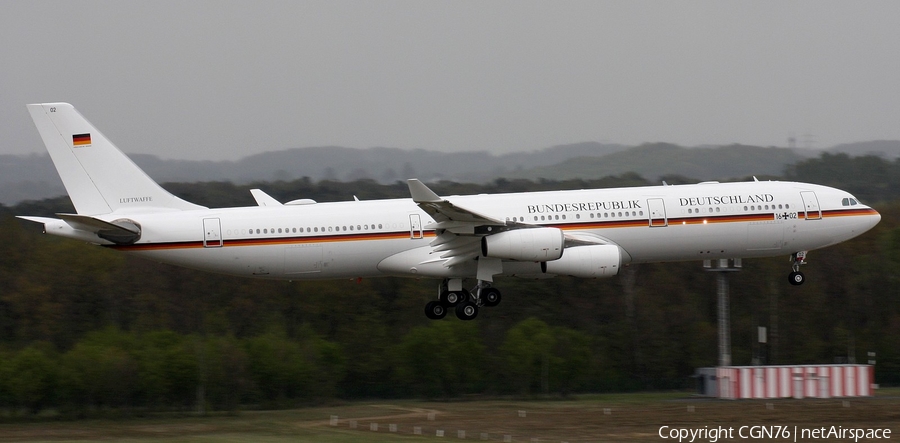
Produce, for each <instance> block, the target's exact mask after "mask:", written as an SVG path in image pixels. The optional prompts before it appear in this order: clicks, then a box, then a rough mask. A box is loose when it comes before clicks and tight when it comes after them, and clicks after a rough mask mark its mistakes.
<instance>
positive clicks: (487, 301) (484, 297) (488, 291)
mask: <svg viewBox="0 0 900 443" xmlns="http://www.w3.org/2000/svg"><path fill="white" fill-rule="evenodd" d="M481 301H482V302H484V305H485V306H488V307H493V306H497V305H498V304H500V291H499V290H498V289H495V288H485V289H482V290H481Z"/></svg>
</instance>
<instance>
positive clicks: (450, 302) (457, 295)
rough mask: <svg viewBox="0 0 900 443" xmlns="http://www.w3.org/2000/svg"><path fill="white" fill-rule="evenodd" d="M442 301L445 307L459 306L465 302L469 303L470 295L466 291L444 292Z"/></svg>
mask: <svg viewBox="0 0 900 443" xmlns="http://www.w3.org/2000/svg"><path fill="white" fill-rule="evenodd" d="M440 299H441V303H443V304H444V306H457V305H459V304H460V303H462V302H464V301H468V300H469V294H468V293H467V292H466V291H444V292H441V297H440Z"/></svg>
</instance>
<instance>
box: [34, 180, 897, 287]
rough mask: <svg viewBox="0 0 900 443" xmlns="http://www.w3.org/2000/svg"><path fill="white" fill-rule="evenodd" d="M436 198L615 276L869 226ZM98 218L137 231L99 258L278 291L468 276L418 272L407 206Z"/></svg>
mask: <svg viewBox="0 0 900 443" xmlns="http://www.w3.org/2000/svg"><path fill="white" fill-rule="evenodd" d="M446 198H447V199H448V200H450V201H452V202H453V203H454V204H456V205H458V206H460V207H465V208H466V209H467V210H471V211H474V212H477V213H480V214H484V215H487V216H490V217H493V218H495V219H498V220H505V221H507V222H510V221H511V222H515V223H519V224H527V225H536V226H545V227H555V228H559V229H561V230H563V231H564V232H565V233H567V234H569V233H572V234H576V235H586V236H591V237H595V238H598V239H600V240H602V241H603V242H605V243H610V244H615V245H618V246H619V247H620V248H621V251H622V263H623V264H627V263H641V262H663V261H683V260H705V259H718V258H737V257H747V258H749V257H765V256H775V255H786V254H791V253H794V252H798V251H807V250H812V249H817V248H822V247H826V246H829V245H832V244H835V243H838V242H841V241H844V240H847V239H850V238H853V237H855V236H858V235H860V234H862V233H863V232H865V231H867V230H869V229H871V228H872V227H873V226H875V224H877V223H878V221H879V220H880V215H879V214H878V213H877V212H876V211H875V210H873V209H871V208H869V207H868V206H865V205H862V204H859V203H858V202H857V201H856V200H855V199H853V198H852V196H851V195H850V194H848V193H847V192H844V191H841V190H839V189H834V188H829V187H825V186H819V185H811V184H804V183H793V182H748V183H722V184H719V183H709V184H698V185H680V186H648V187H635V188H614V189H592V190H579V191H548V192H530V193H513V194H493V195H472V196H451V197H446ZM98 218H103V219H105V220H106V221H113V220H116V219H121V218H128V219H130V220H133V221H135V222H136V223H138V224H139V225H140V227H141V231H142V233H141V238H140V240H139V241H138V242H137V243H135V244H133V245H127V246H123V245H113V244H111V243H109V244H108V246H109V247H112V248H115V249H119V250H123V251H128V252H132V253H134V254H138V255H141V256H144V257H146V258H149V259H153V260H157V261H160V262H166V263H173V264H177V265H182V266H188V267H192V268H197V269H203V270H207V271H213V272H219V273H226V274H233V275H241V276H255V277H262V278H277V279H289V280H300V279H327V278H345V277H348V278H354V277H371V276H384V275H400V276H420V277H472V276H474V265H472V266H468V265H463V266H453V267H452V268H451V267H445V266H419V264H421V263H423V262H425V261H428V260H429V257H434V255H433V254H434V252H433V251H432V249H433V248H432V247H431V246H429V242H430V241H431V240H433V239H434V237H435V233H434V230H433V229H432V228H430V227H429V225H432V224H433V223H434V220H433V219H432V218H431V217H430V216H429V215H428V214H427V213H426V212H424V211H423V210H422V209H420V207H419V206H418V205H417V204H416V203H415V202H413V200H412V199H391V200H373V201H351V202H337V203H315V204H303V205H284V206H260V207H243V208H226V209H197V210H187V211H172V212H162V213H149V214H141V213H134V214H130V213H128V212H127V211H119V212H118V213H114V214H109V215H106V216H98ZM48 229H49V227H48ZM503 266H504V272H503V273H502V275H528V274H534V273H538V272H539V270H538V267H537V266H538V264H536V263H513V262H509V261H504V264H503Z"/></svg>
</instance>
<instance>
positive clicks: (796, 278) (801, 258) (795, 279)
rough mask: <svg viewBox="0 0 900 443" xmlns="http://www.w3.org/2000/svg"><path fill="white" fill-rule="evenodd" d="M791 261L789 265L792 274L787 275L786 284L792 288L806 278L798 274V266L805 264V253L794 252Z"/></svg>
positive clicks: (800, 273)
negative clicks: (789, 284)
mask: <svg viewBox="0 0 900 443" xmlns="http://www.w3.org/2000/svg"><path fill="white" fill-rule="evenodd" d="M791 261H792V262H793V264H792V265H791V269H793V272H791V273H790V274H788V282H790V283H791V284H792V285H794V286H800V285H802V284H803V282H805V281H806V276H804V275H803V273H802V272H800V265H805V264H806V251H800V252H795V253H794V254H792V255H791Z"/></svg>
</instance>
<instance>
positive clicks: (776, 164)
mask: <svg viewBox="0 0 900 443" xmlns="http://www.w3.org/2000/svg"><path fill="white" fill-rule="evenodd" d="M809 154H811V151H808V152H803V151H797V150H791V149H785V148H762V147H758V146H744V145H730V146H721V147H709V148H706V147H704V148H684V147H681V146H677V145H672V144H668V143H653V144H645V145H641V146H638V147H634V148H631V149H628V150H625V151H620V152H616V153H612V154H609V155H606V156H603V157H599V158H598V157H580V158H573V159H569V160H567V161H564V162H562V163H559V164H557V165H553V166H549V167H542V168H535V169H533V170H530V171H524V172H523V173H522V174H520V177H522V178H530V179H538V178H553V179H573V178H596V177H605V176H608V175H615V174H621V173H623V172H636V173H638V174H640V175H641V176H643V177H644V178H647V179H650V180H655V179H657V178H659V177H662V176H665V175H681V176H685V177H692V178H696V179H699V180H716V179H727V178H737V177H747V176H751V175H760V176H761V175H781V174H782V173H783V172H784V168H785V166H787V165H789V164H793V163H796V162H798V161H800V160H803V159H805V158H807V156H808V155H809Z"/></svg>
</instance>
